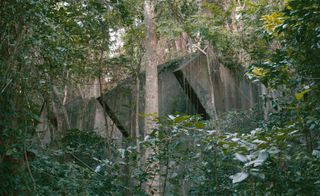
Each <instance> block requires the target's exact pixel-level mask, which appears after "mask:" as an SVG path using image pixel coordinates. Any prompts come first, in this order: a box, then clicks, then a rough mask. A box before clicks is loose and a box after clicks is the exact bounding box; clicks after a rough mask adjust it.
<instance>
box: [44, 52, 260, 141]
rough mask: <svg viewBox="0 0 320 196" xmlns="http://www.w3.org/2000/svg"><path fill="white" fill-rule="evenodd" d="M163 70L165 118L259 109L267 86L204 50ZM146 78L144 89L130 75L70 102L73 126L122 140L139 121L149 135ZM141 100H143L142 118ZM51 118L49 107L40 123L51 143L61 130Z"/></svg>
mask: <svg viewBox="0 0 320 196" xmlns="http://www.w3.org/2000/svg"><path fill="white" fill-rule="evenodd" d="M210 56H211V58H212V56H214V55H210ZM158 74H159V77H158V80H159V115H160V116H165V115H169V114H179V113H183V114H200V115H202V116H203V118H204V119H213V118H214V117H215V116H216V115H220V114H223V113H224V112H226V111H230V110H246V109H249V108H252V107H254V106H255V105H256V104H257V103H258V102H259V100H260V99H259V95H261V93H262V91H261V89H262V87H261V85H259V84H253V83H252V82H249V81H248V80H247V79H246V78H245V77H244V76H243V72H241V71H239V72H238V73H236V72H235V71H230V70H229V69H228V68H226V67H225V66H223V65H222V64H220V63H218V61H217V60H216V59H214V58H213V59H209V57H208V55H204V54H202V53H197V54H193V55H190V56H188V57H184V58H182V59H180V60H174V61H171V62H168V63H166V64H163V65H159V66H158ZM144 77H145V75H144V73H141V74H140V75H139V78H140V90H139V91H140V92H139V93H137V92H136V91H137V90H136V84H135V78H128V79H126V80H124V81H122V82H121V83H120V84H119V85H118V86H116V87H115V88H114V89H112V90H110V91H108V92H106V93H105V94H104V95H103V96H101V97H98V94H97V93H95V94H96V95H95V96H93V97H91V98H90V97H87V98H80V97H79V98H76V99H73V100H71V101H70V102H68V103H67V104H66V105H65V106H64V107H65V111H66V113H67V116H68V124H69V128H77V129H83V130H94V131H96V132H97V133H98V134H99V135H101V136H103V137H108V136H109V137H111V139H121V138H123V137H128V136H135V132H136V130H135V129H137V126H136V122H139V124H138V127H139V132H140V135H143V128H144V114H143V113H144V83H145V79H144ZM137 94H138V95H139V97H137ZM136 99H139V100H138V101H137V100H136ZM136 103H139V106H138V108H139V111H138V117H137V112H136ZM260 105H261V104H260ZM104 112H105V113H104ZM61 115H63V114H61ZM64 115H65V114H64ZM47 116H48V114H47V113H46V112H45V111H43V113H42V116H41V121H42V123H40V125H39V127H38V135H39V137H40V140H41V141H42V143H44V144H47V143H50V141H51V140H52V139H53V137H54V136H53V135H54V133H53V132H54V130H55V127H54V126H53V125H52V123H50V120H48V118H47ZM106 119H107V120H106ZM63 127H67V126H63Z"/></svg>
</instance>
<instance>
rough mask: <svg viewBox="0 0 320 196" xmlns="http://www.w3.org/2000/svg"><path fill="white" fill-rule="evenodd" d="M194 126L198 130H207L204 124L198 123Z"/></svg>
mask: <svg viewBox="0 0 320 196" xmlns="http://www.w3.org/2000/svg"><path fill="white" fill-rule="evenodd" d="M194 126H195V127H196V128H198V129H203V128H205V124H204V123H203V122H196V123H195V125H194Z"/></svg>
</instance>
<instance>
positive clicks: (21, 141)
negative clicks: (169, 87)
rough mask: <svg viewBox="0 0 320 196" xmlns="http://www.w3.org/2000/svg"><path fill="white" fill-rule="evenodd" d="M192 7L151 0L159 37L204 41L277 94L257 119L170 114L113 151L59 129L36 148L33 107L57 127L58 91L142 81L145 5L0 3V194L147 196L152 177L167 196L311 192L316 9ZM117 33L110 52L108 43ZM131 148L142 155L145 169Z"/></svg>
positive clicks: (316, 110)
mask: <svg viewBox="0 0 320 196" xmlns="http://www.w3.org/2000/svg"><path fill="white" fill-rule="evenodd" d="M131 5H133V6H131ZM197 6H198V4H197V3H196V1H187V0H181V1H178V0H175V1H170V2H169V3H167V2H166V1H158V4H157V14H158V17H157V26H158V29H157V30H158V36H160V37H161V38H165V39H166V40H167V41H168V42H169V41H172V40H173V39H174V38H175V37H176V36H177V35H179V34H180V33H182V32H186V33H188V35H189V38H190V39H192V42H191V41H190V44H191V45H190V48H194V47H196V48H198V49H199V48H200V49H201V48H203V47H205V45H207V44H208V43H210V45H212V46H213V48H214V50H215V53H216V55H217V56H218V58H219V60H220V61H221V62H223V63H224V64H226V65H227V66H228V67H229V68H232V69H233V68H235V69H237V68H238V66H240V65H241V66H244V67H246V68H247V73H246V75H247V76H248V77H249V79H251V80H252V81H253V82H261V83H262V84H264V85H265V86H266V88H267V92H271V91H276V92H277V94H279V96H277V97H272V100H271V102H272V107H273V110H272V112H269V113H268V115H267V116H266V117H267V119H262V118H261V112H257V111H254V110H253V111H230V112H227V113H225V114H224V115H222V116H220V118H219V119H218V120H217V121H215V122H204V121H202V119H201V117H199V116H189V115H183V114H181V115H178V116H171V115H170V116H168V117H159V118H158V119H157V123H156V126H155V128H154V130H153V132H152V133H151V134H150V135H148V136H146V137H144V138H139V139H140V140H139V141H140V143H139V147H138V146H136V144H135V143H134V142H132V141H136V138H129V139H128V140H127V141H124V142H123V144H122V145H117V144H116V143H115V142H110V141H108V142H107V141H106V139H104V138H101V137H100V136H97V135H95V133H94V132H93V131H92V130H89V131H83V130H77V129H69V130H67V131H66V132H63V133H61V132H58V133H59V137H57V139H56V140H55V141H54V143H52V144H51V145H50V146H49V147H47V148H44V147H41V146H40V145H38V144H37V142H36V141H35V140H36V139H35V138H36V131H35V130H36V127H37V125H38V124H39V123H41V122H40V112H41V111H42V109H41V108H43V107H47V109H49V110H51V112H52V114H51V115H53V116H55V117H56V121H57V122H55V123H56V124H57V125H56V126H57V127H58V131H61V130H60V129H59V128H61V127H59V126H61V120H60V119H59V118H58V116H59V115H58V114H61V113H63V103H62V96H61V94H62V93H59V92H62V91H63V89H65V87H66V86H68V85H70V86H72V85H75V84H77V83H85V82H86V81H91V80H92V79H94V78H96V77H98V78H99V79H101V77H102V75H103V74H105V73H106V72H108V71H109V72H110V73H112V74H113V76H114V77H115V78H117V77H119V78H123V77H124V76H127V75H128V74H129V73H133V74H134V75H138V73H139V72H140V70H141V69H142V67H140V64H141V61H142V56H143V52H144V48H143V41H142V40H143V37H144V32H143V25H142V22H141V21H142V20H143V18H142V11H143V10H142V1H130V0H128V1H113V0H111V1H107V0H106V1H84V0H83V1H73V0H70V1H61V2H58V3H57V2H56V1H46V0H41V1H33V0H24V1H1V3H0V14H1V16H3V17H1V19H0V26H1V28H0V43H1V45H0V111H1V113H0V174H1V175H0V195H124V194H129V195H146V193H145V192H144V189H143V188H142V186H141V185H143V183H144V182H147V181H150V180H152V179H154V180H159V179H160V180H161V183H160V184H159V185H160V187H161V191H162V192H163V194H165V195H183V194H184V195H319V194H320V178H319V173H320V132H319V129H320V102H319V97H320V85H319V82H320V71H319V70H320V25H319V21H320V5H319V2H318V1H317V0H307V1H302V0H289V1H272V2H271V1H268V0H258V1H250V0H241V1H228V2H226V1H214V2H211V1H210V2H209V1H205V3H203V4H202V5H201V6H200V7H197ZM118 29H124V31H125V35H124V38H123V40H124V42H125V43H124V47H123V48H120V49H119V50H120V52H119V51H115V50H113V48H112V47H111V46H112V44H113V42H114V41H115V40H112V39H111V38H110V30H114V31H116V30H118ZM168 47H169V46H168ZM169 50H172V48H169ZM118 53H120V55H118V56H117V55H116V54H118ZM123 63H126V65H122V64H123ZM117 74H118V75H117ZM267 98H270V97H269V95H268V94H266V95H265V96H264V101H268V100H267ZM269 101H270V100H269ZM52 108H53V109H52ZM52 119H54V118H52ZM50 120H51V119H50ZM131 139H132V141H131ZM140 148H141V149H146V148H148V149H151V151H150V152H152V154H151V156H149V157H148V160H145V161H144V162H143V161H141V157H143V152H141V151H140V150H139V149H140ZM107 149H108V150H107ZM110 152H111V154H110Z"/></svg>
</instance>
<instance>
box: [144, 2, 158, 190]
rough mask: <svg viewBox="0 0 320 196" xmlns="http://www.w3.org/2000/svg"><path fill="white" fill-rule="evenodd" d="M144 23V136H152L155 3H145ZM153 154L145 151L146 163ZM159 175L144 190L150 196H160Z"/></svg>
mask: <svg viewBox="0 0 320 196" xmlns="http://www.w3.org/2000/svg"><path fill="white" fill-rule="evenodd" d="M144 22H145V27H146V47H145V49H146V54H145V55H146V61H147V63H146V85H145V114H146V118H145V129H144V134H145V136H146V135H147V134H150V133H151V131H152V125H153V122H154V117H156V116H157V115H158V71H157V64H158V59H157V52H156V49H157V36H156V29H155V28H156V27H155V10H154V1H153V0H145V1H144ZM151 154H152V152H151V150H150V149H146V150H145V157H144V159H145V161H147V160H148V157H149V156H150V155H151ZM158 166H159V165H158V163H153V165H152V166H151V167H158ZM157 176H158V175H155V176H154V179H149V180H148V181H147V182H146V183H145V184H144V188H145V191H146V192H147V194H149V195H159V188H158V186H159V183H157V181H158V180H159V177H157Z"/></svg>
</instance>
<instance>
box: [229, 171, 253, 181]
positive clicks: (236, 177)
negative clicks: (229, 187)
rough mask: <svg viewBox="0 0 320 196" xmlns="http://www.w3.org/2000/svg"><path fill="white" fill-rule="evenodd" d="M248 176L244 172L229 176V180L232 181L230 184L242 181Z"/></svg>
mask: <svg viewBox="0 0 320 196" xmlns="http://www.w3.org/2000/svg"><path fill="white" fill-rule="evenodd" d="M248 176H249V174H248V173H246V172H239V173H236V174H235V175H232V176H230V178H231V179H232V183H233V184H235V183H239V182H242V181H244V180H245V179H246V178H247V177H248Z"/></svg>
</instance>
